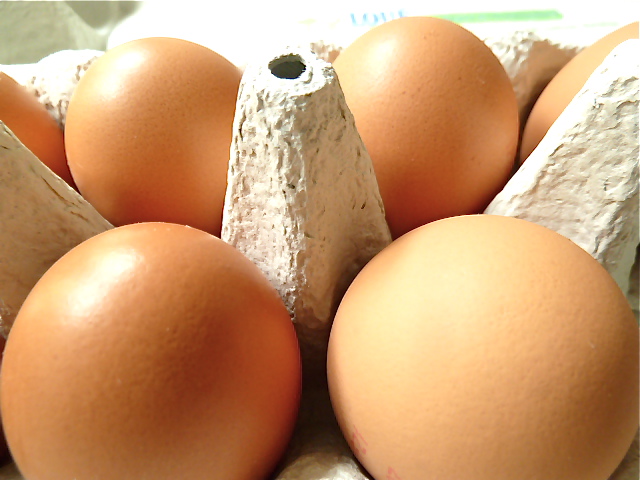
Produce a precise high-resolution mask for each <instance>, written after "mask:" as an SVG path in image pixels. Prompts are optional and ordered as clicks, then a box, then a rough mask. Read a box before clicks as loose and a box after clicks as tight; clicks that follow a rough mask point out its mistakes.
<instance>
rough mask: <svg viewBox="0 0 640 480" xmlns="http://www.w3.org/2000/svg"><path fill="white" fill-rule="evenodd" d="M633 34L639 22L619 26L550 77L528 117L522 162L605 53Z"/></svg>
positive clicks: (523, 134)
mask: <svg viewBox="0 0 640 480" xmlns="http://www.w3.org/2000/svg"><path fill="white" fill-rule="evenodd" d="M631 38H638V22H634V23H630V24H629V25H626V26H624V27H622V28H619V29H617V30H615V31H613V32H611V33H610V34H609V35H606V36H605V37H603V38H601V39H600V40H598V41H597V42H595V43H594V44H593V45H591V46H589V47H587V48H585V49H584V50H582V51H581V52H580V53H579V54H578V55H576V56H575V57H574V58H573V59H572V60H571V61H570V62H569V63H567V64H566V65H565V66H564V67H563V68H562V70H560V71H559V72H558V73H557V74H556V76H555V77H553V78H552V79H551V81H550V82H549V84H548V85H547V86H546V87H545V89H544V90H543V91H542V93H541V94H540V96H539V97H538V99H537V100H536V103H535V104H534V106H533V109H532V110H531V113H530V114H529V116H528V118H527V122H526V124H525V128H524V131H523V133H522V146H521V148H520V162H523V161H525V160H526V159H527V157H528V156H529V155H530V154H531V152H532V151H533V150H534V149H535V148H536V147H537V146H538V143H540V140H542V138H543V137H544V136H545V135H546V133H547V131H548V130H549V128H550V127H551V125H552V124H553V122H555V121H556V120H557V119H558V117H559V116H560V114H561V113H562V112H563V111H564V109H565V108H567V106H568V105H569V103H570V102H571V100H573V98H574V97H575V96H576V95H577V94H578V92H579V91H580V89H581V88H582V87H583V86H584V84H585V83H586V81H587V80H588V79H589V77H590V76H591V75H592V74H593V72H594V70H595V69H596V68H598V66H599V65H600V64H601V63H602V62H603V61H604V59H605V58H606V56H607V55H609V54H610V53H611V51H612V50H613V49H614V48H615V47H616V46H617V45H619V44H621V43H622V42H624V41H625V40H629V39H631Z"/></svg>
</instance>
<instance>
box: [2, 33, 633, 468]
mask: <svg viewBox="0 0 640 480" xmlns="http://www.w3.org/2000/svg"><path fill="white" fill-rule="evenodd" d="M483 39H484V40H485V42H486V43H487V45H488V46H489V47H490V48H491V49H492V50H493V52H494V53H495V54H496V56H497V57H498V58H499V59H500V61H501V62H502V64H503V65H504V67H505V69H506V71H507V73H508V75H509V77H510V78H511V80H512V83H513V85H514V88H515V91H516V95H517V99H518V104H519V108H520V117H521V120H522V121H523V123H524V120H525V119H526V116H527V114H528V112H529V110H530V108H531V106H532V105H533V103H534V102H535V99H536V98H537V96H538V95H539V93H540V92H541V90H542V89H543V88H544V86H545V85H546V83H548V82H549V80H550V79H551V78H552V77H553V76H554V75H555V74H556V73H557V72H558V71H559V70H560V69H561V68H562V67H563V66H564V65H565V64H566V63H567V62H568V61H569V60H570V59H571V58H573V56H575V55H576V54H577V53H578V52H579V51H580V50H581V49H582V48H583V47H584V45H576V44H569V43H567V42H558V41H556V40H553V39H549V38H545V37H542V36H540V35H539V34H536V33H534V32H532V31H515V32H510V33H508V34H504V35H499V36H495V37H487V36H485V37H483ZM290 42H291V43H292V46H286V45H285V44H284V43H283V44H282V45H284V46H282V45H275V44H274V45H272V46H271V48H265V49H264V51H263V52H260V55H255V57H253V58H252V59H251V61H248V62H247V63H246V64H243V65H241V66H242V68H244V76H243V80H242V84H241V89H240V93H239V97H238V104H237V112H236V119H235V122H234V139H233V143H232V147H231V155H230V165H229V173H228V189H227V197H226V201H225V209H224V217H223V230H222V238H223V240H225V241H227V242H229V243H231V244H233V245H234V246H236V247H237V248H238V249H240V250H241V251H242V252H243V253H245V254H246V255H247V256H248V257H249V258H251V259H252V260H253V261H254V262H255V263H256V264H257V265H258V266H259V267H260V268H261V269H262V270H263V271H264V273H265V274H266V275H267V277H268V278H269V279H270V280H271V281H272V283H273V284H274V285H275V286H276V288H278V290H279V291H280V293H281V294H282V296H283V299H284V300H285V303H286V305H287V307H288V308H289V310H290V312H291V314H292V318H293V319H294V322H295V324H296V328H297V331H298V334H299V337H300V343H301V349H302V354H303V358H304V362H305V365H306V367H305V372H304V375H305V379H304V389H303V397H302V404H301V410H300V415H299V420H298V424H297V427H296V430H295V433H294V437H293V439H292V441H291V444H290V447H289V449H288V451H287V453H286V455H285V457H284V459H283V460H282V463H281V465H280V466H279V468H278V471H277V473H276V474H275V475H274V477H273V478H274V479H278V480H298V479H300V480H364V479H369V478H370V477H369V476H368V475H367V473H366V472H365V471H364V470H363V469H362V467H361V466H360V465H359V464H358V462H357V461H356V460H355V458H354V456H353V455H352V453H351V451H350V449H349V446H348V444H347V442H346V441H345V439H344V438H343V437H342V435H341V433H340V430H339V427H338V425H337V423H336V421H335V419H334V417H333V414H332V410H331V405H330V402H329V396H328V391H327V386H326V379H325V377H324V372H323V363H324V355H325V354H326V342H327V338H328V332H329V329H330V326H331V321H332V315H333V312H334V311H335V306H336V304H337V302H338V301H339V295H340V292H343V291H344V289H345V288H346V286H347V285H348V284H349V282H350V281H351V280H352V279H353V277H354V276H355V275H356V273H357V272H358V271H359V270H360V268H362V266H364V264H365V263H366V262H367V261H368V260H369V259H370V258H371V257H372V256H373V255H375V254H376V253H377V252H378V251H380V250H381V249H382V248H384V247H385V246H386V245H388V243H389V242H390V241H391V238H390V235H389V231H388V228H387V226H386V223H385V220H384V210H383V207H382V201H381V199H380V195H379V192H378V188H377V183H376V180H375V176H374V174H373V169H372V166H371V161H370V158H369V156H368V154H367V152H366V149H365V148H364V145H362V143H361V140H360V138H359V135H358V134H357V131H356V129H355V124H354V122H353V117H352V116H351V115H350V113H349V111H348V108H347V106H346V103H345V101H344V97H343V95H342V91H341V90H340V87H339V84H338V82H337V80H336V78H335V73H334V72H333V69H332V68H331V66H330V64H329V63H327V62H328V61H330V60H331V59H333V58H335V56H336V55H337V54H338V53H339V51H340V49H341V46H340V44H339V43H332V42H331V43H330V42H328V41H326V39H323V38H322V37H317V38H316V39H313V38H312V39H311V40H310V41H308V42H307V41H306V40H305V41H304V42H298V43H296V39H295V38H291V39H290ZM343 45H344V44H343ZM639 49H640V48H639V41H637V40H630V41H627V42H624V43H623V44H622V45H620V46H619V47H617V48H616V49H615V50H614V51H613V52H612V53H611V54H610V55H609V56H608V57H607V59H606V60H605V62H604V63H603V64H602V65H601V66H600V67H599V68H598V69H597V70H596V72H594V74H593V75H592V77H591V78H590V79H589V81H588V82H587V84H586V85H585V86H584V87H583V88H582V90H581V92H580V93H579V94H578V96H577V97H576V98H575V99H574V100H573V102H572V103H571V104H570V106H569V107H568V108H567V109H566V110H565V112H564V113H563V114H562V116H561V117H560V118H559V119H558V121H557V122H556V123H555V124H554V125H553V127H552V128H551V129H550V131H549V132H548V134H547V136H546V137H545V138H544V139H543V141H542V142H541V143H540V145H539V146H538V148H537V149H536V150H535V151H534V152H533V154H532V155H531V157H530V158H529V159H528V160H527V162H526V163H525V164H524V165H523V166H522V167H521V168H520V169H519V170H517V171H516V172H515V173H514V175H513V177H512V178H511V180H510V181H509V182H508V184H507V185H506V186H505V188H504V189H503V190H502V191H501V192H500V193H499V194H498V195H497V196H496V197H495V199H494V200H493V202H491V204H490V205H489V207H488V208H487V210H486V213H491V214H498V215H508V216H514V217H519V218H523V219H526V220H530V221H533V222H535V223H539V224H542V225H545V226H547V227H549V228H551V229H553V230H555V231H557V232H559V233H561V234H563V235H565V236H567V237H569V238H571V239H572V240H574V241H575V242H576V243H577V244H578V245H580V246H581V247H583V248H584V249H585V250H587V251H588V252H589V253H591V254H592V255H593V256H594V257H595V258H596V259H597V260H598V261H600V263H601V264H603V265H604V266H605V268H606V269H607V270H608V271H609V272H610V273H611V274H612V276H613V277H614V278H615V279H616V281H617V282H618V284H619V285H620V287H621V289H622V290H623V291H624V292H628V298H629V301H630V302H631V304H632V306H634V309H635V310H636V314H637V306H638V261H637V256H638V255H637V253H638V244H639V239H638V71H639V69H638V51H639ZM102 53H103V51H102V50H95V49H77V50H68V49H66V50H61V51H58V52H56V53H53V54H51V55H49V56H46V57H45V58H43V59H42V60H40V61H38V62H36V63H30V64H21V65H4V66H2V65H0V70H2V71H5V72H6V73H7V74H9V75H11V76H13V77H14V78H15V79H16V80H17V81H18V82H20V83H22V84H23V85H25V86H26V87H27V88H28V89H29V90H31V91H32V92H33V93H34V94H35V95H37V96H38V98H39V100H40V101H41V102H42V103H43V104H44V105H45V106H46V107H47V108H48V109H49V111H50V112H51V114H52V115H53V116H54V117H55V118H56V120H57V121H58V123H59V124H60V125H61V126H64V121H65V116H66V108H67V105H68V101H69V98H70V95H71V93H72V92H73V90H74V88H75V85H76V84H77V82H78V81H79V80H80V78H81V77H82V75H83V73H84V72H85V71H86V69H87V68H88V66H89V65H90V64H91V62H92V61H93V60H95V59H96V58H98V57H99V56H100V55H101V54H102ZM292 58H294V59H296V61H298V60H299V61H302V62H303V63H304V64H305V66H306V69H305V71H304V72H303V73H302V74H301V76H300V77H299V78H298V79H288V80H287V81H286V82H283V81H282V79H280V78H278V77H277V76H276V75H275V74H274V73H273V72H272V70H271V69H270V68H269V65H270V64H271V65H272V66H273V65H274V63H272V61H274V60H275V61H276V62H275V63H277V62H286V61H288V60H290V59H292ZM236 63H237V64H239V63H241V62H236ZM267 99H269V100H267ZM257 103H262V106H261V109H260V112H258V111H257V110H258V109H257V108H255V105H256V104H257ZM629 104H631V105H632V107H633V108H632V109H631V110H624V115H625V116H626V117H625V119H624V122H619V121H618V117H619V116H620V114H621V113H622V112H623V109H628V108H629V107H628V105H629ZM294 106H295V107H294ZM602 110H604V111H605V112H607V114H606V115H602V114H598V112H601V111H602ZM282 112H293V113H291V114H289V115H285V116H283V114H282ZM342 112H346V115H342V114H341V113H342ZM345 117H346V118H345ZM240 118H245V120H244V123H243V122H242V121H240ZM257 122H262V125H264V124H266V125H275V124H276V123H277V124H279V125H283V124H286V125H288V126H289V128H283V129H282V130H281V131H282V132H283V134H282V135H281V136H280V138H281V139H282V141H286V142H287V144H288V145H290V146H291V147H290V148H289V149H286V150H284V151H285V154H284V156H282V151H283V149H279V150H280V155H281V157H280V158H278V152H277V150H278V145H276V144H274V140H273V138H267V137H255V136H254V137H251V136H246V135H245V136H242V135H239V132H241V131H242V130H243V129H247V128H251V124H252V123H257ZM273 128H274V129H276V127H275V126H274V127H273ZM285 132H286V133H285ZM338 132H340V135H337V133H338ZM285 137H286V138H285ZM312 137H313V138H314V142H318V143H317V144H314V145H319V146H320V148H319V149H317V148H306V145H308V144H309V141H310V139H311V138H312ZM336 138H340V140H339V141H337V140H336ZM594 142H597V144H598V148H597V149H594V148H588V147H589V144H593V143H594ZM257 145H260V147H261V148H260V150H261V151H265V152H266V153H265V155H264V156H263V157H261V158H260V159H259V161H260V165H259V167H260V168H257V167H258V165H254V164H253V163H252V162H254V160H256V159H250V158H248V156H247V155H245V154H244V152H247V151H251V150H252V149H253V150H258V149H257V148H256V146H257ZM576 152H578V153H576ZM312 166H315V167H317V166H320V167H319V168H315V167H314V168H311V167H312ZM338 168H340V170H342V172H343V173H342V175H336V171H337V170H338ZM586 176H588V178H586ZM336 179H338V180H336ZM605 181H608V182H612V181H615V182H617V183H618V187H616V188H615V189H613V190H612V189H609V190H607V189H603V188H602V184H603V183H604V182H605ZM247 184H250V185H251V188H250V189H249V191H248V192H247V191H246V188H244V187H243V185H247ZM288 184H295V185H299V187H298V188H297V189H295V190H291V189H288V188H287V185H288ZM274 185H275V186H274ZM281 187H282V188H281ZM283 192H284V193H283ZM309 199H312V201H309ZM0 202H2V206H3V208H0V237H1V239H0V264H2V265H5V267H3V270H2V271H0V325H2V326H3V328H5V331H7V330H8V329H9V328H10V324H11V322H12V320H13V318H14V316H15V313H16V312H17V309H18V308H19V306H20V304H21V302H22V300H23V299H24V298H25V297H26V294H27V293H28V291H29V289H30V288H31V286H32V285H33V284H34V283H35V282H36V281H37V279H38V278H39V276H40V275H42V273H44V271H45V270H46V269H47V268H48V267H49V266H50V265H51V264H52V263H53V262H54V261H55V260H57V259H58V258H59V257H60V256H62V255H63V254H64V253H66V252H67V251H68V250H70V249H71V248H73V246H75V245H77V244H78V243H80V242H82V241H83V240H85V239H87V238H89V237H91V236H93V235H96V234H98V233H100V232H102V231H105V230H107V229H109V228H112V225H110V224H109V222H107V221H106V220H105V219H104V218H102V217H101V216H100V215H99V214H98V213H97V211H95V209H93V207H92V206H91V205H89V204H88V203H87V202H86V201H85V200H84V199H83V198H82V197H81V196H80V195H78V193H77V192H76V191H75V190H73V189H71V188H69V187H68V186H67V185H66V184H65V183H64V182H63V181H62V180H61V179H59V178H58V177H57V176H56V175H55V174H53V173H52V172H51V171H50V170H49V169H48V168H47V167H46V166H44V165H43V164H42V163H41V162H40V161H39V160H38V159H37V158H36V157H35V156H34V155H33V154H32V153H31V152H30V151H28V150H27V149H26V148H25V147H24V146H23V145H22V144H21V143H20V141H19V140H17V138H15V136H13V134H12V133H11V132H10V130H8V129H7V128H6V127H5V126H4V125H3V124H1V123H0ZM303 202H304V204H306V205H310V207H308V208H307V209H306V210H304V209H299V208H290V207H291V206H293V207H295V206H296V205H302V204H303ZM364 204H366V205H367V207H366V208H360V206H361V205H364ZM313 205H317V206H322V207H323V208H321V209H320V208H318V209H317V210H314V209H313ZM354 205H356V206H357V208H354V207H353V206H354ZM11 211H12V212H14V214H8V212H11ZM255 211H260V212H263V211H268V212H269V216H268V218H267V220H268V221H266V222H265V220H264V219H265V217H264V216H262V215H261V216H257V215H253V213H252V212H255ZM15 212H18V213H19V215H15ZM274 224H275V225H292V226H293V225H297V227H296V228H289V229H278V230H276V229H274V228H273V225H274ZM285 231H286V233H285ZM305 231H315V232H317V233H318V235H315V238H316V239H319V238H322V239H323V240H322V241H320V240H313V241H312V240H310V239H309V238H308V237H306V236H305V235H304V232H305ZM61 232H62V233H61ZM273 245H276V246H277V248H273ZM294 257H297V258H298V264H300V265H302V264H304V265H305V267H302V266H301V267H299V268H298V267H295V268H291V267H286V265H291V264H295V263H294V262H292V261H291V259H292V258H294ZM300 259H304V260H305V261H304V262H301V261H300ZM318 266H322V268H315V267H318ZM8 285H21V286H22V287H18V288H13V287H12V288H11V289H9V288H8V287H7V286H8ZM325 292H326V293H325ZM331 292H334V293H331ZM461 454H462V455H463V452H462V453H461ZM213 475H214V476H215V472H213ZM637 478H638V438H637V436H636V439H635V441H634V444H633V445H631V448H630V450H629V453H628V454H627V456H626V458H625V460H624V461H623V463H622V464H621V465H620V467H619V468H618V470H617V471H616V473H615V474H614V475H613V476H612V477H611V480H631V479H637ZM21 479H22V477H21V476H20V474H19V473H18V471H17V469H16V468H15V465H13V464H7V465H5V466H4V467H2V468H0V480H21Z"/></svg>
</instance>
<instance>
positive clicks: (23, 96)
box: [0, 72, 75, 188]
mask: <svg viewBox="0 0 640 480" xmlns="http://www.w3.org/2000/svg"><path fill="white" fill-rule="evenodd" d="M0 121H2V122H3V123H4V124H5V125H6V126H7V127H9V129H10V130H11V131H12V132H13V133H14V135H15V136H16V137H18V139H19V140H20V141H21V142H22V143H23V144H24V146H25V147H27V148H28V149H29V150H31V152H32V153H33V154H34V155H35V156H36V157H38V159H39V160H40V161H41V162H42V163H44V164H45V165H46V166H47V167H49V168H50V169H51V170H52V171H53V172H54V173H55V174H56V175H58V176H59V177H60V178H62V179H63V180H64V181H65V182H67V183H68V184H69V185H71V186H72V187H74V188H75V184H74V182H73V179H72V178H71V173H70V172H69V166H68V165H67V157H66V154H65V149H64V136H63V132H62V129H61V128H60V127H59V126H58V124H57V123H56V121H55V119H54V118H53V117H52V116H51V114H50V113H49V112H48V111H47V109H46V107H45V106H44V105H42V104H41V103H40V102H38V99H37V98H36V97H35V96H33V95H32V94H31V93H29V91H28V90H27V89H26V88H25V87H23V86H22V85H20V84H19V83H18V82H16V81H15V80H14V79H13V78H11V77H10V76H8V75H6V74H5V73H3V72H0Z"/></svg>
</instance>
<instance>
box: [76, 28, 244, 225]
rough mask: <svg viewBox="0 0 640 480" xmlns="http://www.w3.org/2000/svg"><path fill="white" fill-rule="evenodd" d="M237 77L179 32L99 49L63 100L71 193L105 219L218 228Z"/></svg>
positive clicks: (234, 69) (233, 68)
mask: <svg viewBox="0 0 640 480" xmlns="http://www.w3.org/2000/svg"><path fill="white" fill-rule="evenodd" d="M240 78H241V71H240V70H239V69H238V68H237V67H236V66H235V65H233V64H232V63H231V62H229V61H228V60H227V59H226V58H224V57H222V56H221V55H219V54H217V53H216V52H214V51H212V50H210V49H209V48H207V47H204V46H202V45H199V44H196V43H193V42H189V41H187V40H182V39H177V38H169V37H166V38H165V37H151V38H142V39H138V40H132V41H130V42H127V43H124V44H121V45H118V46H116V47H114V48H112V49H110V50H108V51H107V52H106V53H105V54H104V55H102V56H101V57H99V58H98V59H97V60H96V61H95V62H94V63H92V65H91V66H90V67H89V69H88V70H87V72H86V73H85V75H84V76H83V77H82V79H81V80H80V82H79V83H78V85H77V87H76V90H75V91H74V92H73V95H72V97H71V99H70V101H69V109H68V112H67V119H66V126H65V134H66V135H65V144H66V148H67V155H68V158H69V166H70V168H71V173H72V175H73V178H74V179H75V181H76V183H77V185H78V188H79V190H80V193H82V195H83V196H84V197H85V199H86V200H88V201H89V203H91V204H92V205H93V206H94V207H95V208H96V209H97V210H98V211H99V212H100V213H101V214H102V215H103V216H104V217H105V218H106V219H107V220H109V221H110V222H111V223H112V224H114V225H118V226H120V225H125V224H129V223H135V222H149V221H161V222H170V223H178V224H185V225H190V226H192V227H195V228H199V229H201V230H205V231H207V232H209V233H212V234H214V235H217V236H219V235H220V229H221V223H222V206H223V203H224V195H225V190H226V178H227V166H228V163H229V149H230V146H231V133H232V125H233V116H234V112H235V102H236V97H237V94H238V89H239V86H240Z"/></svg>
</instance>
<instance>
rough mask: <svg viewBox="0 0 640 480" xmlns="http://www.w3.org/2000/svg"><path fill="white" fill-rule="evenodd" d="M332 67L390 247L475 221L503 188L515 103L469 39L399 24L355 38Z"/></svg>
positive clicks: (428, 22)
mask: <svg viewBox="0 0 640 480" xmlns="http://www.w3.org/2000/svg"><path fill="white" fill-rule="evenodd" d="M333 66H334V68H335V70H336V72H337V74H338V78H339V80H340V85H341V86H342V89H343V91H344V95H345V98H346V100H347V105H348V106H349V109H350V110H351V112H352V113H353V115H354V117H355V120H356V126H357V128H358V131H359V132H360V135H361V136H362V139H363V141H364V144H365V146H366V148H367V150H368V152H369V154H370V155H371V160H372V161H373V166H374V169H375V173H376V176H377V179H378V184H379V186H380V193H381V195H382V200H383V202H384V206H385V209H386V217H387V221H388V222H389V227H390V229H391V233H392V234H393V236H394V237H395V238H397V237H398V236H400V235H402V234H403V233H406V232H407V231H409V230H411V229H413V228H416V227H418V226H420V225H423V224H425V223H428V222H431V221H434V220H437V219H440V218H444V217H448V216H452V215H461V214H468V213H480V212H481V211H482V210H483V209H484V208H485V207H486V206H487V204H488V203H489V202H490V201H491V199H492V198H493V197H494V196H495V195H496V194H497V193H498V192H499V191H500V189H501V188H502V187H503V186H504V184H505V183H506V182H507V180H508V178H509V175H510V173H511V170H512V167H513V163H514V160H515V155H516V148H517V144H518V135H519V120H518V105H517V101H516V96H515V92H514V90H513V87H512V85H511V82H510V80H509V77H508V76H507V74H506V72H505V70H504V68H503V66H502V65H501V63H500V62H499V61H498V59H497V58H496V56H495V55H494V54H493V52H492V51H491V50H490V49H489V47H488V46H487V45H485V44H484V43H483V42H482V41H481V40H480V39H478V38H477V37H476V36H475V35H473V34H472V33H471V32H469V31H468V30H466V29H464V28H463V27H461V26H459V25H457V24H455V23H453V22H450V21H448V20H444V19H439V18H431V17H405V18H399V19H396V20H392V21H389V22H386V23H384V24H381V25H379V26H377V27H374V28H373V29H371V30H369V31H368V32H366V33H365V34H363V35H362V36H360V37H359V38H358V39H356V40H355V41H354V42H353V43H352V44H351V45H349V46H347V47H346V48H345V49H344V50H343V51H342V52H341V53H340V54H339V55H338V57H337V58H336V60H335V61H334V62H333Z"/></svg>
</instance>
